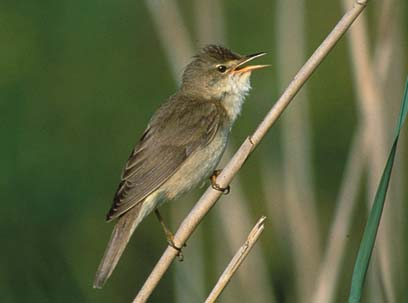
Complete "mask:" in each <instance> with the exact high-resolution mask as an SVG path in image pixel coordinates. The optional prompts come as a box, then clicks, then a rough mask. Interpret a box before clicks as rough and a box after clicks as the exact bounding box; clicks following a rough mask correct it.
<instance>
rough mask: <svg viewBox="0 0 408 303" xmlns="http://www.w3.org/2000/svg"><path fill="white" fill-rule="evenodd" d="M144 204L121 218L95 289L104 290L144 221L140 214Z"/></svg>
mask: <svg viewBox="0 0 408 303" xmlns="http://www.w3.org/2000/svg"><path fill="white" fill-rule="evenodd" d="M142 205H143V203H139V204H136V205H135V206H134V207H133V208H131V209H130V210H129V211H128V212H126V213H125V214H123V215H122V216H121V217H119V219H118V222H117V223H116V225H115V227H114V229H113V232H112V235H111V238H110V240H109V243H108V246H107V248H106V250H105V254H104V256H103V258H102V261H101V263H100V264H99V267H98V270H97V272H96V275H95V280H94V284H93V287H94V288H102V287H103V285H104V284H105V282H106V280H108V278H109V277H110V275H111V274H112V272H113V270H114V269H115V267H116V264H117V263H118V261H119V259H120V257H121V256H122V253H123V251H124V250H125V247H126V245H127V244H128V242H129V240H130V237H131V236H132V234H133V232H134V231H135V229H136V227H137V226H138V225H139V223H140V221H141V220H142V219H143V217H144V216H143V214H141V213H140V210H141V208H142Z"/></svg>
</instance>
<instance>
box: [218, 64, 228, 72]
mask: <svg viewBox="0 0 408 303" xmlns="http://www.w3.org/2000/svg"><path fill="white" fill-rule="evenodd" d="M217 70H218V71H219V72H220V73H225V71H226V70H227V67H226V66H225V65H218V66H217Z"/></svg>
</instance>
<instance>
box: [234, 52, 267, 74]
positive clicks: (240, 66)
mask: <svg viewBox="0 0 408 303" xmlns="http://www.w3.org/2000/svg"><path fill="white" fill-rule="evenodd" d="M264 55H266V53H256V54H252V55H247V56H245V57H243V58H242V59H241V61H239V62H238V64H237V66H235V68H234V70H233V71H232V72H233V73H246V72H252V71H254V70H256V69H260V68H264V67H268V66H270V65H269V64H263V65H247V66H244V65H245V63H247V62H249V61H251V60H254V59H255V58H258V57H262V56H264Z"/></svg>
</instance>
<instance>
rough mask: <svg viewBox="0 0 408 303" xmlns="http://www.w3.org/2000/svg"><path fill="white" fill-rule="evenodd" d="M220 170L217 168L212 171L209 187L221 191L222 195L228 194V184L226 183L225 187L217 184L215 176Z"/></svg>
mask: <svg viewBox="0 0 408 303" xmlns="http://www.w3.org/2000/svg"><path fill="white" fill-rule="evenodd" d="M221 172H222V169H217V170H215V171H214V173H213V174H212V176H211V177H210V180H211V187H212V188H213V189H215V190H218V191H220V192H222V193H223V194H224V195H228V194H229V192H230V186H229V185H228V186H227V187H221V186H219V185H218V184H217V177H218V176H219V174H221Z"/></svg>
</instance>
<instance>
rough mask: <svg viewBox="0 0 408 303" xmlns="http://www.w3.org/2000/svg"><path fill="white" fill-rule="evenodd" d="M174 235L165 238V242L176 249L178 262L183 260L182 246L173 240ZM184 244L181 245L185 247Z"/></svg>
mask: <svg viewBox="0 0 408 303" xmlns="http://www.w3.org/2000/svg"><path fill="white" fill-rule="evenodd" d="M173 238H174V237H171V238H167V243H168V244H169V246H170V247H172V248H174V249H175V250H177V255H176V256H177V260H178V261H179V262H183V260H184V255H183V250H182V249H183V248H182V247H178V246H177V245H176V244H175V243H174V240H173ZM186 246H187V245H186V244H183V247H186Z"/></svg>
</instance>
